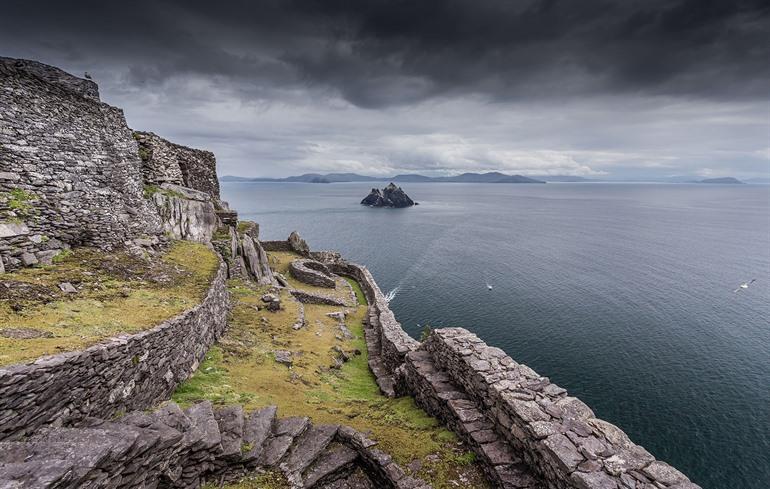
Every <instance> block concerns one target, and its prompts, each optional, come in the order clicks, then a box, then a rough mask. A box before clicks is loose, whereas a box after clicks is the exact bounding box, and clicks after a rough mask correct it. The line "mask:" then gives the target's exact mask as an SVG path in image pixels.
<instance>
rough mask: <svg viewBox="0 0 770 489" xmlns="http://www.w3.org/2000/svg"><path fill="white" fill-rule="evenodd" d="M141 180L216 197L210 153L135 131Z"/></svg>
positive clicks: (213, 165)
mask: <svg viewBox="0 0 770 489" xmlns="http://www.w3.org/2000/svg"><path fill="white" fill-rule="evenodd" d="M134 138H135V139H136V140H137V142H138V143H139V156H140V157H141V159H142V171H143V174H144V179H145V181H146V182H147V183H149V184H155V185H160V184H162V183H171V184H175V185H182V186H185V187H189V188H191V189H194V190H198V191H200V192H204V193H207V194H209V195H210V196H211V198H213V199H215V200H219V180H217V168H216V165H217V162H216V158H215V157H214V153H212V152H211V151H204V150H200V149H193V148H188V147H186V146H181V145H179V144H175V143H172V142H170V141H167V140H165V139H163V138H161V137H160V136H158V135H156V134H153V133H151V132H135V133H134Z"/></svg>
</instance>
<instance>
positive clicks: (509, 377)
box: [407, 328, 698, 489]
mask: <svg viewBox="0 0 770 489" xmlns="http://www.w3.org/2000/svg"><path fill="white" fill-rule="evenodd" d="M419 353H423V355H422V357H420V355H419ZM410 361H411V363H413V365H412V366H411V367H415V368H416V369H417V370H419V369H424V368H425V367H424V366H422V365H421V364H423V365H424V364H425V363H426V362H429V363H431V364H432V365H434V366H435V367H436V368H437V370H436V372H435V373H433V374H432V375H433V376H434V377H435V376H443V379H439V380H440V382H439V385H440V384H441V383H454V384H456V385H457V386H459V390H460V391H462V396H466V395H467V398H468V400H469V401H471V403H470V405H468V404H463V405H459V406H458V405H453V404H452V403H453V401H451V400H449V399H452V398H457V396H456V395H455V394H449V393H450V392H454V393H456V392H457V390H456V389H447V390H442V389H437V390H436V393H435V394H434V395H432V396H431V395H428V396H424V394H425V393H424V391H422V390H421V391H420V392H417V393H416V395H417V397H418V399H420V398H423V400H422V402H421V404H422V405H424V406H426V407H428V408H429V410H430V411H433V412H434V414H436V415H439V416H441V417H442V418H444V419H450V420H451V419H459V421H460V422H461V423H460V424H462V422H463V421H483V422H485V423H488V424H490V425H491V426H493V427H494V435H495V436H496V437H502V439H503V440H504V442H505V443H506V444H507V445H508V447H505V448H509V449H510V452H511V453H512V454H513V456H517V457H520V459H521V460H523V461H524V462H526V464H527V466H528V467H529V468H530V470H531V471H532V472H533V473H534V474H535V475H536V476H538V477H540V478H541V480H542V481H543V483H544V484H545V485H546V487H548V488H552V489H567V488H578V489H625V488H627V489H653V488H671V489H674V488H676V489H697V488H698V486H697V485H695V484H693V483H692V482H690V481H689V479H688V478H687V477H686V476H685V475H684V474H682V473H681V472H679V471H678V470H676V469H675V468H673V467H671V466H670V465H668V464H666V463H665V462H662V461H659V460H656V459H655V457H653V456H652V455H651V454H650V453H649V452H647V450H645V449H644V448H642V447H641V446H639V445H636V444H634V443H633V442H632V441H631V440H630V439H629V438H628V436H627V435H626V434H625V433H624V432H623V431H621V430H620V428H618V427H617V426H615V425H613V424H611V423H608V422H607V421H603V420H601V419H597V418H596V417H595V416H594V413H593V411H591V409H590V408H589V407H588V406H587V405H585V404H584V403H583V402H582V401H580V400H579V399H577V398H575V397H571V396H569V395H568V394H567V391H566V390H565V389H563V388H561V387H559V386H557V385H555V384H552V383H551V382H550V381H549V379H548V378H547V377H543V376H541V375H539V374H538V373H537V372H535V371H533V370H532V369H531V368H529V367H527V366H526V365H523V364H519V363H517V362H516V361H514V360H513V359H512V358H511V357H509V356H508V355H506V354H505V352H503V351H502V350H500V349H499V348H494V347H490V346H487V345H486V344H485V343H484V342H483V341H482V340H480V339H479V338H478V337H477V336H476V335H474V334H472V333H470V332H469V331H467V330H465V329H463V328H444V329H438V330H434V331H433V332H432V333H431V335H430V336H429V338H428V339H427V340H426V341H425V342H424V343H423V344H422V345H421V347H420V349H419V350H418V351H417V352H415V353H413V354H410ZM407 368H410V366H408V367H407ZM414 373H416V370H413V371H412V373H411V374H407V377H409V376H410V375H414ZM428 378H431V376H430V375H428ZM407 380H408V382H407V383H408V385H409V386H411V387H410V388H412V389H414V388H415V386H416V385H417V384H416V383H415V382H414V381H409V379H408V378H407ZM431 398H432V399H433V400H435V399H437V398H443V400H444V401H446V402H443V403H442V402H437V403H436V402H432V401H431V400H430V399H431ZM426 399H427V400H426ZM454 402H455V403H456V402H457V401H454ZM437 406H439V407H437ZM440 406H445V407H440ZM469 406H470V407H469ZM458 407H459V409H458ZM471 409H472V410H471ZM471 412H477V413H481V414H483V417H482V418H478V419H473V420H471V419H465V420H463V419H462V418H463V417H466V416H469V413H471ZM482 456H488V453H482ZM514 487H518V486H514Z"/></svg>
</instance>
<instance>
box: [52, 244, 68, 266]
mask: <svg viewBox="0 0 770 489" xmlns="http://www.w3.org/2000/svg"><path fill="white" fill-rule="evenodd" d="M70 256H72V249H70V248H67V249H65V250H61V251H60V252H59V254H58V255H56V256H54V257H53V259H52V261H53V262H54V263H57V264H58V263H62V262H63V261H65V260H66V259H67V258H69V257H70Z"/></svg>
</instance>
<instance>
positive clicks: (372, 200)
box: [361, 182, 415, 207]
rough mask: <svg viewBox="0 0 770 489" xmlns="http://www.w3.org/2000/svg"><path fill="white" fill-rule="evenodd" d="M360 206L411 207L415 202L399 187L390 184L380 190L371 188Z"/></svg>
mask: <svg viewBox="0 0 770 489" xmlns="http://www.w3.org/2000/svg"><path fill="white" fill-rule="evenodd" d="M361 204H363V205H368V206H371V207H411V206H413V205H415V202H414V201H413V200H412V199H410V198H409V196H408V195H406V192H404V191H403V190H401V187H398V186H396V185H395V184H394V183H392V182H391V183H389V184H388V186H387V187H385V188H384V189H382V190H380V189H378V188H373V189H372V191H371V192H370V193H369V195H367V196H366V198H365V199H364V200H362V201H361Z"/></svg>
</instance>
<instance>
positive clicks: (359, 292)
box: [343, 277, 367, 306]
mask: <svg viewBox="0 0 770 489" xmlns="http://www.w3.org/2000/svg"><path fill="white" fill-rule="evenodd" d="M343 278H344V279H345V280H347V282H348V283H349V284H350V286H351V287H353V292H355V293H356V299H358V305H359V306H365V305H367V302H366V296H365V295H364V291H363V290H361V285H359V283H358V282H356V281H355V280H353V279H352V278H350V277H343Z"/></svg>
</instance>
